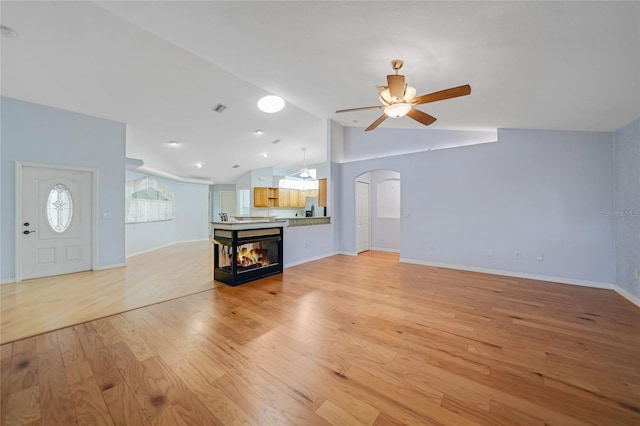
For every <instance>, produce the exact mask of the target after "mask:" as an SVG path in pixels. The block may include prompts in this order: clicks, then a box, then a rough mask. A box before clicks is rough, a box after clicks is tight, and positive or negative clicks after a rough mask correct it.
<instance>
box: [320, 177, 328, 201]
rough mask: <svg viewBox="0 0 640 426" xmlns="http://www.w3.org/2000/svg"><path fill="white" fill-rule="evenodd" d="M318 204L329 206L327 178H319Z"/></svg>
mask: <svg viewBox="0 0 640 426" xmlns="http://www.w3.org/2000/svg"><path fill="white" fill-rule="evenodd" d="M318 206H320V207H327V179H326V178H325V179H318Z"/></svg>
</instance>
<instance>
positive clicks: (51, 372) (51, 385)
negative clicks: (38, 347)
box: [38, 339, 76, 426]
mask: <svg viewBox="0 0 640 426" xmlns="http://www.w3.org/2000/svg"><path fill="white" fill-rule="evenodd" d="M47 341H50V340H48V339H47ZM38 378H39V380H38V383H39V391H40V397H39V401H40V412H41V416H42V419H44V420H45V421H46V423H47V424H51V425H61V426H67V425H72V424H75V423H76V413H75V407H74V403H73V401H72V399H71V391H70V389H69V384H68V383H67V376H66V374H65V370H64V363H63V362H62V356H61V355H60V350H59V349H58V347H57V346H56V347H53V348H52V349H50V350H48V351H46V352H40V353H39V354H38Z"/></svg>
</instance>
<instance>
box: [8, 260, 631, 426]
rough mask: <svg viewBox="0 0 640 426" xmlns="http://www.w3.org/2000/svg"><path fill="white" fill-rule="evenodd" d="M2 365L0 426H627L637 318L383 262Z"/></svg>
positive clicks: (611, 299) (328, 271)
mask: <svg viewBox="0 0 640 426" xmlns="http://www.w3.org/2000/svg"><path fill="white" fill-rule="evenodd" d="M164 267H168V266H166V265H165V266H164ZM129 268H132V267H131V266H129ZM129 268H127V269H129ZM132 269H134V268H132ZM129 273H130V274H134V273H135V272H134V271H130V272H129ZM138 273H139V274H140V275H141V276H144V273H143V272H142V271H139V272H138ZM191 274H195V276H196V277H197V276H198V275H197V272H196V271H192V270H190V269H183V268H181V267H175V275H179V276H181V277H182V278H181V280H180V282H185V281H189V280H190V277H191ZM169 275H170V274H169ZM167 279H168V280H169V279H171V277H170V276H168V277H167ZM0 360H1V373H2V376H1V377H2V383H1V384H2V386H1V388H0V389H1V397H2V398H1V401H2V405H1V413H2V414H1V415H0V416H1V417H0V420H1V421H0V423H1V424H6V425H15V424H44V423H45V420H46V423H47V424H61V425H71V424H76V423H77V424H86V425H102V424H107V425H110V424H128V425H216V424H221V425H233V424H248V425H272V424H273V425H286V424H290V425H305V424H309V425H323V424H334V425H358V424H365V425H372V424H375V425H398V424H412V425H418V424H419V425H424V424H444V425H456V426H457V425H469V424H485V425H496V424H504V425H514V424H527V425H529V424H531V425H544V424H549V425H583V424H601V425H638V424H640V309H638V308H637V307H636V306H634V305H632V304H631V303H629V302H628V301H626V300H624V299H623V298H621V297H620V296H618V295H617V294H616V293H614V292H612V291H607V290H598V289H590V288H584V287H577V286H569V285H560V284H553V283H546V282H537V281H531V280H522V279H515V278H506V277H498V276H491V275H483V274H478V273H470V272H462V271H454V270H446V269H439V268H430V267H425V266H418V265H409V264H400V263H398V256H397V255H393V254H389V253H376V252H371V253H366V254H363V255H360V256H357V257H351V256H334V257H330V258H326V259H322V260H319V261H315V262H311V263H307V264H304V265H299V266H296V267H292V268H288V269H286V270H285V273H284V274H282V275H279V276H274V277H270V278H268V279H264V280H261V281H256V282H253V283H248V284H244V285H242V286H239V287H235V288H233V287H228V286H220V287H218V288H215V289H212V290H208V291H203V292H199V293H196V294H193V295H190V296H186V297H181V298H178V299H173V300H170V301H167V302H163V303H159V304H155V305H151V306H147V307H144V308H140V309H135V310H131V311H128V312H125V313H122V314H118V315H113V316H110V317H106V318H102V319H98V320H94V321H90V322H86V323H83V324H80V325H76V326H73V327H69V328H65V329H62V330H58V331H55V332H50V333H46V334H42V335H39V336H36V337H32V338H28V339H24V340H20V341H17V342H15V343H12V344H5V345H3V346H0Z"/></svg>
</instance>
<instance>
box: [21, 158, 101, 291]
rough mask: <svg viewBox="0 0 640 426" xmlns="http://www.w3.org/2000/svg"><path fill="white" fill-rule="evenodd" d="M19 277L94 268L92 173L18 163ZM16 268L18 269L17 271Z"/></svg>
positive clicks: (25, 277)
mask: <svg viewBox="0 0 640 426" xmlns="http://www.w3.org/2000/svg"><path fill="white" fill-rule="evenodd" d="M17 167H18V168H19V171H18V173H19V174H20V173H21V178H20V179H19V182H21V191H20V193H19V194H17V195H16V198H17V200H16V201H17V202H18V203H20V206H19V208H18V214H19V215H20V217H18V218H17V219H18V223H17V225H18V229H17V230H16V232H17V234H18V235H17V238H18V239H19V241H17V243H18V244H17V245H16V248H17V250H16V256H17V257H18V258H17V262H16V266H17V267H18V268H19V271H20V274H19V275H18V276H17V278H18V280H24V279H30V278H39V277H46V276H51V275H60V274H69V273H72V272H79V271H86V270H89V269H91V268H92V247H93V245H92V222H93V217H94V212H93V201H92V200H93V173H92V172H90V171H84V170H74V169H57V168H48V167H37V166H31V165H21V164H18V165H17ZM16 272H18V270H16Z"/></svg>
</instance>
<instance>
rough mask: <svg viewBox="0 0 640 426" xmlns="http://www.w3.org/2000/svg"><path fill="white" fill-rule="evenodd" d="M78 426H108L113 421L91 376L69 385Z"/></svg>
mask: <svg viewBox="0 0 640 426" xmlns="http://www.w3.org/2000/svg"><path fill="white" fill-rule="evenodd" d="M69 389H70V393H71V398H72V401H73V406H74V407H75V412H76V419H77V423H78V426H109V425H113V424H114V423H113V420H112V419H111V415H110V414H109V410H108V409H107V405H106V403H105V401H104V398H103V397H102V392H100V388H99V387H98V383H96V380H95V379H94V378H93V376H89V377H85V378H83V379H82V380H79V381H76V382H73V383H70V384H69Z"/></svg>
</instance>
